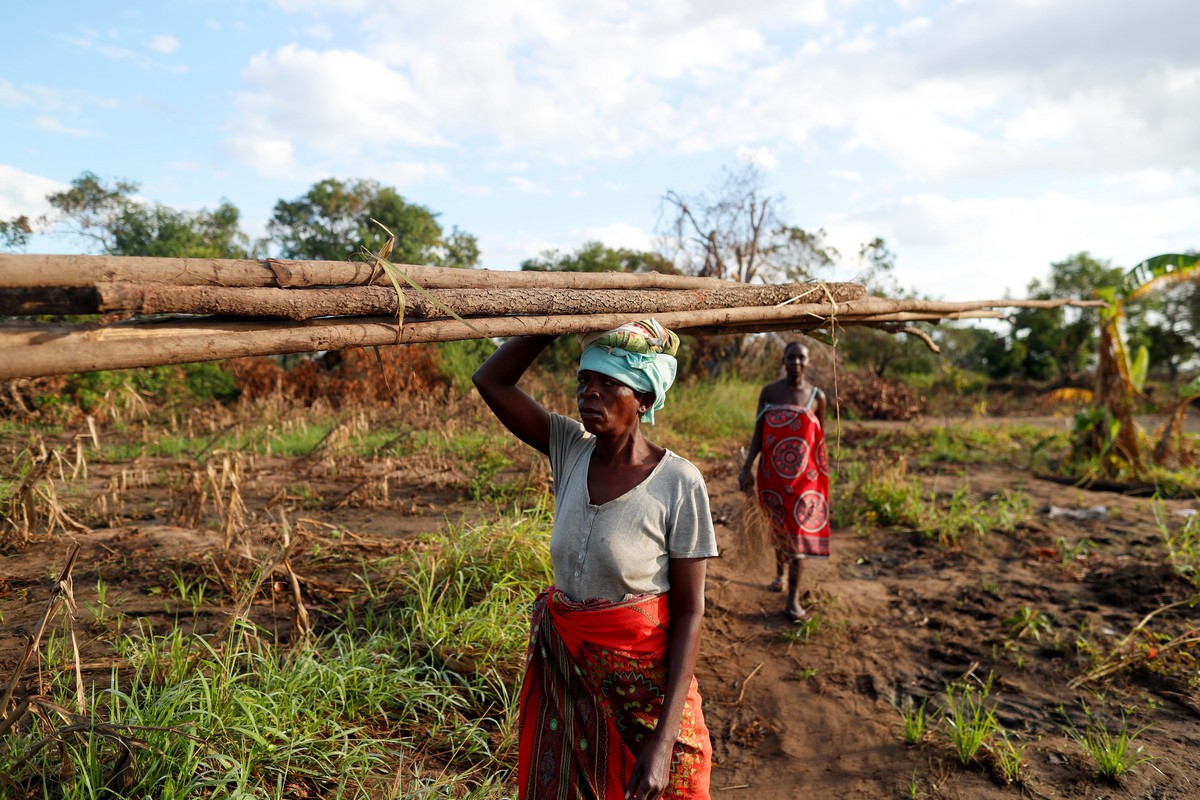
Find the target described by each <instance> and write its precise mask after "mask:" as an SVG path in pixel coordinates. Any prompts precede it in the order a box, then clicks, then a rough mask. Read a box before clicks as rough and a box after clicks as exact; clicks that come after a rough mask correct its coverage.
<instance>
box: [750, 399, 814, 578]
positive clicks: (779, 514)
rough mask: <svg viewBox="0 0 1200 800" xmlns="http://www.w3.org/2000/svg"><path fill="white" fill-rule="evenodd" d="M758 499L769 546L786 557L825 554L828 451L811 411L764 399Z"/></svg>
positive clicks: (808, 556) (810, 556)
mask: <svg viewBox="0 0 1200 800" xmlns="http://www.w3.org/2000/svg"><path fill="white" fill-rule="evenodd" d="M762 419H763V427H762V455H761V456H760V458H759V461H758V481H757V483H758V502H759V504H760V505H761V506H762V508H763V511H764V512H765V513H766V515H767V519H768V520H769V521H770V524H771V529H772V530H771V533H772V537H773V540H774V542H775V548H776V550H778V551H779V552H780V553H781V554H783V555H787V556H791V557H804V558H828V557H829V529H830V528H829V457H828V455H827V454H826V451H825V434H824V432H823V431H822V430H821V423H820V422H818V421H817V418H816V416H814V415H813V413H812V411H810V410H809V409H807V408H803V407H801V406H791V405H769V406H767V407H766V409H765V410H764V411H763V418H762Z"/></svg>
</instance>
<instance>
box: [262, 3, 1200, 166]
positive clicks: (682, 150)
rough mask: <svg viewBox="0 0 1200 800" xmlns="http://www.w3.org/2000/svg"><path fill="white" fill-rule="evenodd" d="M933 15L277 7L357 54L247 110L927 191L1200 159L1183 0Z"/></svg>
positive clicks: (310, 127)
mask: <svg viewBox="0 0 1200 800" xmlns="http://www.w3.org/2000/svg"><path fill="white" fill-rule="evenodd" d="M930 6H931V4H929V3H924V2H914V1H912V0H906V2H902V3H901V4H900V8H901V9H902V10H905V9H906V10H907V13H908V14H913V13H921V14H924V16H920V17H913V16H909V17H906V18H903V19H901V20H899V21H898V22H897V23H896V24H895V25H894V26H893V27H891V28H887V27H885V26H861V25H860V26H858V27H854V26H851V25H848V24H847V20H848V17H847V16H846V15H848V14H850V13H855V12H857V8H856V7H855V4H853V3H851V4H846V3H838V4H836V13H837V14H838V15H839V16H838V17H835V16H833V14H832V13H831V11H830V9H829V8H828V7H827V5H826V3H824V2H821V1H820V0H809V1H808V2H800V3H788V2H783V1H782V0H748V1H747V2H743V3H740V4H738V5H737V7H736V8H730V7H729V6H728V4H727V3H717V2H699V3H697V2H689V3H685V2H682V0H675V2H666V3H658V4H653V5H651V6H646V5H645V4H637V3H633V2H626V1H625V0H608V2H602V3H598V4H597V3H587V4H585V3H580V2H571V1H570V0H547V2H545V3H540V4H538V5H537V6H536V7H531V6H529V5H528V3H526V2H524V1H523V0H464V3H462V4H460V5H459V6H458V7H457V10H456V13H455V14H454V15H447V14H444V13H441V11H440V10H434V9H432V8H426V7H424V6H422V5H420V4H414V3H411V2H404V1H403V0H393V1H392V2H378V3H374V4H366V3H364V2H358V1H357V0H287V1H286V2H284V3H283V4H282V7H283V8H285V9H288V10H290V11H293V12H297V13H307V14H316V15H360V16H359V17H358V21H359V23H360V25H361V31H362V37H363V41H364V45H363V46H362V48H360V49H358V50H357V51H356V52H349V51H338V50H328V51H320V52H318V51H311V50H301V49H299V48H297V47H296V46H294V45H293V46H290V47H285V48H283V49H281V50H279V51H277V52H276V53H274V54H272V55H269V56H268V55H264V56H260V57H258V58H257V59H255V61H254V62H253V63H252V64H251V66H250V67H249V68H248V69H247V70H246V73H245V75H246V79H247V82H248V84H250V86H251V92H250V93H249V94H248V96H247V99H246V104H245V108H246V110H247V113H248V115H249V116H250V117H251V118H252V119H253V120H254V124H257V125H259V126H261V127H264V128H265V127H268V126H269V127H271V128H272V129H274V130H284V131H287V135H288V136H289V137H290V138H292V139H293V140H295V141H297V142H304V143H307V144H310V145H312V146H314V147H316V148H317V149H318V150H321V151H324V152H329V151H336V150H339V149H343V148H357V147H361V146H363V145H364V144H366V143H371V144H375V145H377V146H382V147H387V146H417V147H426V146H437V145H443V144H444V143H445V142H448V141H455V142H460V143H463V144H464V146H465V144H466V143H468V142H469V143H471V146H472V147H476V146H477V147H480V148H494V147H499V148H502V149H504V150H508V151H511V152H520V151H521V150H522V148H537V149H538V158H539V160H541V161H543V162H545V161H555V162H559V163H568V162H572V161H577V160H579V159H589V160H592V159H595V160H604V161H611V160H619V159H622V158H625V157H627V156H630V155H633V154H635V153H636V154H643V155H644V154H647V153H654V152H659V153H662V154H664V155H674V154H689V153H706V152H710V151H715V150H719V149H721V148H725V147H734V148H736V147H741V146H744V143H745V142H747V141H757V142H761V143H762V144H761V145H760V147H762V148H764V152H768V153H769V152H773V151H774V150H775V149H776V147H775V145H774V144H772V143H773V142H792V143H808V142H810V141H811V140H812V137H813V136H814V135H817V134H827V135H831V136H833V137H834V138H835V139H840V140H842V141H844V142H845V143H846V144H847V145H848V146H849V147H851V148H856V149H857V150H858V151H859V152H863V153H873V154H878V155H880V156H882V157H883V158H885V159H886V162H887V163H888V164H889V165H892V166H894V168H895V169H896V170H897V171H898V172H899V173H900V174H903V175H907V176H909V177H911V178H912V179H914V180H918V181H924V182H930V183H933V184H937V183H941V182H945V181H953V180H962V179H974V178H978V177H981V176H989V175H1011V174H1013V173H1014V172H1016V171H1020V170H1039V169H1043V168H1045V166H1046V165H1047V163H1048V162H1052V161H1056V160H1058V159H1062V158H1064V155H1065V157H1066V158H1067V159H1068V162H1069V165H1070V166H1071V167H1072V168H1073V169H1094V165H1095V164H1097V163H1103V161H1104V159H1107V158H1111V157H1114V156H1116V157H1119V158H1120V159H1121V160H1120V161H1119V162H1118V163H1120V164H1122V165H1123V166H1125V167H1131V166H1134V165H1135V164H1134V163H1133V162H1134V161H1140V162H1143V163H1142V165H1143V166H1150V163H1149V162H1154V161H1163V160H1166V161H1170V162H1171V163H1175V164H1181V163H1184V159H1192V158H1193V157H1194V155H1193V152H1194V142H1195V141H1200V77H1197V76H1196V74H1195V67H1197V66H1200V63H1198V61H1200V59H1198V57H1197V55H1195V50H1194V48H1191V49H1190V50H1189V49H1188V47H1189V45H1187V38H1188V37H1186V36H1184V35H1183V34H1182V33H1180V32H1179V30H1180V29H1187V28H1189V22H1195V23H1197V24H1200V6H1195V5H1193V4H1191V3H1190V0H1158V3H1157V5H1156V6H1155V8H1154V9H1153V10H1152V11H1151V12H1148V11H1146V10H1145V9H1140V8H1137V7H1133V6H1130V5H1129V4H1128V3H1125V2H1122V0H1094V6H1095V8H1093V7H1092V5H1089V8H1088V11H1087V12H1086V13H1085V12H1083V11H1081V10H1080V7H1079V6H1078V4H1077V3H1074V2H1070V0H1043V2H1039V3H1036V4H1029V3H1019V4H990V3H981V2H957V3H950V4H948V5H944V6H941V7H939V8H937V9H933V8H931V7H930ZM1168 15H1173V17H1174V20H1173V22H1172V23H1171V25H1170V26H1169V27H1170V28H1171V30H1170V31H1169V32H1167V33H1166V34H1165V48H1166V50H1167V51H1169V52H1170V53H1171V54H1172V55H1173V56H1174V57H1175V61H1176V63H1177V64H1178V65H1177V66H1174V67H1170V68H1167V67H1163V66H1162V64H1163V63H1164V62H1163V61H1162V59H1161V58H1160V57H1159V56H1160V52H1161V50H1162V49H1163V47H1164V45H1163V42H1164V35H1163V34H1162V33H1161V32H1160V35H1159V36H1158V37H1154V36H1149V35H1147V36H1146V37H1144V38H1142V39H1137V38H1136V37H1132V36H1130V35H1129V32H1131V31H1142V32H1144V33H1147V34H1148V33H1149V32H1150V31H1151V30H1157V29H1159V28H1161V27H1163V26H1162V20H1163V19H1165V18H1166V17H1167V16H1168ZM1148 19H1149V21H1148ZM1154 20H1157V21H1154ZM1063 30H1071V32H1072V35H1071V36H1069V37H1064V36H1062V35H1061V32H1062V31H1063ZM367 86H369V87H370V88H369V90H367V89H365V88H364V87H367ZM302 87H303V88H302ZM310 89H311V90H313V91H314V92H315V97H314V96H313V94H312V93H310V91H309V90H310ZM368 108H374V109H375V110H376V111H377V113H376V114H375V115H374V117H375V118H379V117H382V118H384V119H385V120H386V121H387V122H386V124H383V125H380V124H378V123H376V124H374V125H372V124H371V121H370V119H369V117H370V116H371V115H369V114H368V113H366V112H365V111H364V109H368ZM321 118H323V119H324V120H329V121H326V122H322V119H321ZM1098 118H1101V119H1103V120H1107V124H1101V119H1098ZM1160 121H1161V122H1165V123H1166V124H1162V125H1156V124H1154V123H1155V122H1160ZM1134 140H1136V141H1138V143H1139V146H1137V147H1131V144H1132V142H1133V141H1134ZM1064 148H1065V153H1064ZM1139 154H1140V155H1139ZM1188 163H1190V162H1188Z"/></svg>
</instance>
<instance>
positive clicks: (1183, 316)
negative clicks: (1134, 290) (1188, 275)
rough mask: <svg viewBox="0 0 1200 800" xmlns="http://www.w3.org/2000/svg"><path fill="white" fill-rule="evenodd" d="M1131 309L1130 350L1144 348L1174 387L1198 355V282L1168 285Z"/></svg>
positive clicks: (1199, 334) (1151, 360)
mask: <svg viewBox="0 0 1200 800" xmlns="http://www.w3.org/2000/svg"><path fill="white" fill-rule="evenodd" d="M1186 255H1188V256H1195V255H1196V253H1195V252H1190V253H1187V254H1186ZM1130 305H1131V307H1130V308H1127V309H1126V313H1127V314H1128V319H1127V324H1126V338H1127V339H1128V342H1129V346H1130V348H1131V349H1133V350H1136V349H1137V348H1138V347H1145V348H1146V351H1147V352H1148V353H1149V356H1150V364H1151V365H1153V366H1160V367H1161V368H1162V369H1164V370H1165V371H1166V373H1167V379H1168V380H1169V381H1170V382H1171V383H1173V384H1174V383H1177V382H1178V380H1179V376H1180V373H1181V371H1182V370H1183V368H1184V366H1185V365H1187V364H1189V363H1191V362H1192V361H1193V360H1194V359H1195V358H1196V356H1197V355H1200V281H1196V280H1188V281H1183V282H1179V283H1175V284H1171V285H1167V286H1165V287H1162V288H1161V289H1160V290H1159V291H1157V292H1153V293H1150V294H1147V295H1146V296H1144V297H1142V298H1139V300H1138V301H1136V302H1135V303H1131V304H1130Z"/></svg>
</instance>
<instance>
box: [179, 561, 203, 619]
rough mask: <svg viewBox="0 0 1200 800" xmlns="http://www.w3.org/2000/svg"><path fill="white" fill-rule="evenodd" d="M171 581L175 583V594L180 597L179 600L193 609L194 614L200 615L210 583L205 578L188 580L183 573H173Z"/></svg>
mask: <svg viewBox="0 0 1200 800" xmlns="http://www.w3.org/2000/svg"><path fill="white" fill-rule="evenodd" d="M171 580H172V581H174V583H175V593H176V594H177V595H179V599H180V600H182V601H183V602H184V603H186V604H188V605H190V606H191V607H192V614H197V613H199V611H200V606H202V605H204V595H205V593H206V592H207V590H208V581H206V580H204V579H203V578H197V579H196V580H194V581H193V580H188V577H187V576H186V575H184V574H183V573H182V572H175V571H172V572H171Z"/></svg>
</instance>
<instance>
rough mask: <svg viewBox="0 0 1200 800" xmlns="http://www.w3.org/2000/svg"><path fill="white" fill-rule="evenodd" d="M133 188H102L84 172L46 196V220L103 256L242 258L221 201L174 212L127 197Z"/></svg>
mask: <svg viewBox="0 0 1200 800" xmlns="http://www.w3.org/2000/svg"><path fill="white" fill-rule="evenodd" d="M137 190H138V185H137V184H136V183H132V182H130V181H125V180H118V181H116V182H115V183H113V184H111V185H110V184H107V183H105V182H103V181H102V180H100V178H98V177H97V176H96V175H95V174H94V173H91V172H84V173H82V174H81V175H80V176H79V177H78V178H76V179H75V180H73V181H71V188H70V189H67V190H66V191H65V192H57V193H54V194H50V195H47V197H46V200H47V201H48V202H49V203H50V205H51V207H52V208H53V209H55V211H56V212H57V214H52V215H51V216H50V217H49V218H48V219H47V224H48V225H49V226H50V228H51V229H53V228H55V227H61V228H63V229H65V230H66V231H67V232H69V233H72V234H74V235H76V236H78V237H80V238H82V239H84V240H89V241H91V242H92V243H93V244H94V246H95V248H96V249H98V250H99V251H100V253H101V254H103V255H110V256H159V257H184V258H246V257H248V256H249V255H251V253H252V247H251V245H250V239H249V237H248V236H246V234H244V233H242V231H241V230H239V228H238V221H239V212H238V209H237V207H236V206H234V205H233V204H231V203H229V202H228V201H224V202H222V203H221V205H220V206H218V207H217V209H216V210H215V211H208V210H206V209H204V210H200V211H195V212H191V211H177V210H176V209H173V208H171V207H169V206H165V205H162V204H161V203H143V202H139V201H138V200H135V199H134V198H133V195H134V193H136V192H137Z"/></svg>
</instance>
